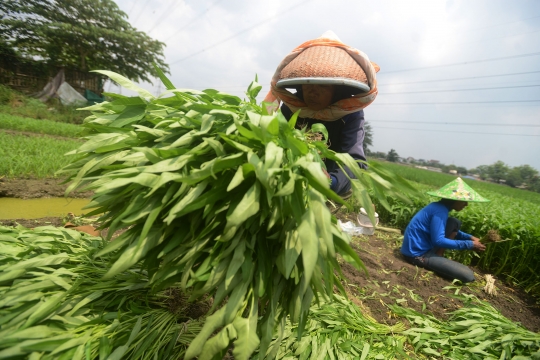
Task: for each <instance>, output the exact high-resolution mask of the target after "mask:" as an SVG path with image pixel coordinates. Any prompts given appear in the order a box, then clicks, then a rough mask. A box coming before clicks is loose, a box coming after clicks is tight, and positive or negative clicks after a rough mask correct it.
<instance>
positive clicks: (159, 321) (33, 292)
mask: <svg viewBox="0 0 540 360" xmlns="http://www.w3.org/2000/svg"><path fill="white" fill-rule="evenodd" d="M105 243H106V241H105V240H103V239H102V238H100V237H93V236H90V235H88V234H84V233H79V232H77V231H75V230H71V229H63V228H54V227H52V226H44V227H38V228H35V229H32V230H31V229H25V228H23V227H17V228H14V227H5V226H0V284H1V285H2V286H0V359H42V360H52V359H70V360H73V359H98V358H99V359H109V360H115V359H117V360H118V359H121V358H125V359H156V358H157V359H168V358H172V359H178V358H182V357H183V356H184V354H185V351H186V349H187V346H188V344H190V343H191V342H192V341H193V339H194V338H195V334H198V333H199V332H200V330H201V321H200V320H197V319H191V318H190V317H192V314H189V313H190V311H189V305H188V304H187V302H186V301H185V300H184V301H183V302H182V300H183V298H182V297H181V296H179V295H176V294H177V293H178V292H177V291H172V293H171V289H168V291H164V292H160V293H157V294H151V293H150V288H149V287H148V286H147V285H148V276H147V274H146V272H145V271H143V270H141V269H140V268H135V267H134V268H132V269H129V270H126V271H123V272H121V273H118V274H117V275H115V276H114V277H112V278H110V279H108V280H107V281H103V275H105V273H106V272H107V270H108V268H109V266H108V264H109V256H112V255H114V254H112V253H111V254H110V255H106V256H103V257H95V254H96V253H97V252H99V251H100V249H102V248H103V247H104V245H105ZM179 303H180V305H178V304H179Z"/></svg>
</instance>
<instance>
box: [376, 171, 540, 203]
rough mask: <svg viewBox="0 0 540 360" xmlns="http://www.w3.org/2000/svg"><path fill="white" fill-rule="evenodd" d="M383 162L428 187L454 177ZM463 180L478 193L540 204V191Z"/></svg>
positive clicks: (436, 186)
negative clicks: (488, 193) (494, 194)
mask: <svg viewBox="0 0 540 360" xmlns="http://www.w3.org/2000/svg"><path fill="white" fill-rule="evenodd" d="M384 164H385V167H387V168H388V169H391V170H392V171H394V172H396V173H397V174H399V175H401V176H403V177H404V178H406V179H407V180H410V181H414V182H417V183H420V184H425V185H428V186H429V187H430V188H439V187H442V186H444V185H445V184H447V183H449V182H450V181H452V180H453V179H455V178H456V177H455V176H454V175H450V174H444V173H438V172H434V171H429V170H425V169H418V168H415V167H412V166H407V165H401V164H396V163H391V162H385V163H384ZM463 180H464V181H465V182H466V183H467V184H469V185H470V186H472V187H473V188H474V189H475V190H477V191H478V192H480V193H484V192H485V191H489V192H495V193H498V194H502V195H505V196H507V197H511V198H514V199H521V200H525V201H529V202H532V203H535V204H537V205H539V206H540V193H536V192H532V191H526V190H521V189H516V188H512V187H509V186H506V185H500V184H495V183H491V182H487V181H476V180H469V179H463Z"/></svg>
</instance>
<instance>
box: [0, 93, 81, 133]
mask: <svg viewBox="0 0 540 360" xmlns="http://www.w3.org/2000/svg"><path fill="white" fill-rule="evenodd" d="M0 113H4V114H9V115H16V116H21V117H26V118H33V119H48V120H51V121H56V122H62V123H70V124H82V122H83V120H84V119H85V118H86V117H87V116H89V115H91V113H90V112H89V111H80V110H77V109H76V108H75V107H73V106H63V105H62V104H61V103H60V102H59V100H58V99H51V100H49V101H48V102H47V103H43V102H41V101H39V100H38V99H34V98H31V97H28V96H26V95H24V94H21V93H19V92H17V91H15V90H12V89H10V88H9V87H7V86H5V85H1V84H0Z"/></svg>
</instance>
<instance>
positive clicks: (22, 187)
mask: <svg viewBox="0 0 540 360" xmlns="http://www.w3.org/2000/svg"><path fill="white" fill-rule="evenodd" d="M63 182H64V180H63V179H56V178H51V179H7V178H1V177H0V197H12V198H20V199H37V198H46V197H64V193H65V191H66V188H67V184H62V183H63ZM91 196H92V192H91V191H73V192H71V193H70V194H69V197H71V198H90V197H91Z"/></svg>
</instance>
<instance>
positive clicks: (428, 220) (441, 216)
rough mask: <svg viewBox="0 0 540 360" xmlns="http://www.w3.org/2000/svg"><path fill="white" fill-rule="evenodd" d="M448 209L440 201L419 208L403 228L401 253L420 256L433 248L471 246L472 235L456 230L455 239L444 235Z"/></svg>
mask: <svg viewBox="0 0 540 360" xmlns="http://www.w3.org/2000/svg"><path fill="white" fill-rule="evenodd" d="M449 212H450V209H449V208H448V207H447V206H446V205H444V204H443V203H441V202H432V203H431V204H429V205H427V206H426V207H424V208H423V209H422V210H420V211H419V212H418V213H417V214H416V215H414V217H413V218H412V220H411V222H410V223H409V225H408V226H407V229H405V234H404V237H403V245H402V246H401V253H402V254H403V255H405V256H409V257H417V256H422V255H424V254H425V253H427V252H428V251H430V250H432V249H435V248H445V249H457V250H467V249H472V248H473V242H472V240H470V239H471V238H472V236H471V235H470V234H467V233H464V232H463V231H458V233H457V235H456V238H455V240H452V239H448V238H446V237H445V235H444V230H445V227H446V220H448V213H449Z"/></svg>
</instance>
